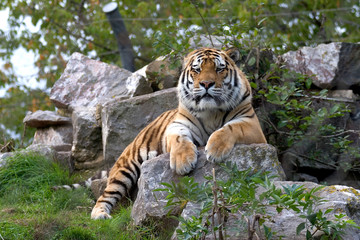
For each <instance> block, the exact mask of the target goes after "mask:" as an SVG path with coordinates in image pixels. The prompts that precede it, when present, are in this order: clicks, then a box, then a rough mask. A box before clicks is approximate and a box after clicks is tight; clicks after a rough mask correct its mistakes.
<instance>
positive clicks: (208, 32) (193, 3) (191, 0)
mask: <svg viewBox="0 0 360 240" xmlns="http://www.w3.org/2000/svg"><path fill="white" fill-rule="evenodd" d="M190 2H191V4H192V5H194V7H195V9H196V11H197V13H198V14H199V16H200V17H201V20H202V21H203V23H204V26H205V29H206V31H207V34H208V35H209V40H210V42H211V45H212V46H213V47H215V45H214V43H213V41H212V38H211V35H210V31H209V28H208V26H207V24H206V22H205V19H204V18H203V16H202V15H201V13H200V10H199V8H198V7H197V6H196V4H195V1H194V0H190Z"/></svg>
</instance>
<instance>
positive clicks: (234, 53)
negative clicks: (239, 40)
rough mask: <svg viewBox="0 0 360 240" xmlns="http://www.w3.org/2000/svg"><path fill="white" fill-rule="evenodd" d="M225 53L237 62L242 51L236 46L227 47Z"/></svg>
mask: <svg viewBox="0 0 360 240" xmlns="http://www.w3.org/2000/svg"><path fill="white" fill-rule="evenodd" d="M225 53H226V54H227V55H228V56H229V57H230V58H231V59H232V60H233V61H234V63H237V62H238V61H239V60H240V51H239V49H238V48H236V47H233V48H229V49H227V50H226V51H225Z"/></svg>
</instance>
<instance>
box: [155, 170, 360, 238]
mask: <svg viewBox="0 0 360 240" xmlns="http://www.w3.org/2000/svg"><path fill="white" fill-rule="evenodd" d="M234 169H236V168H235V167H234V166H230V165H224V170H225V171H226V172H227V173H228V175H229V179H227V180H218V179H216V178H215V173H213V176H212V177H209V176H207V177H205V178H206V179H207V181H206V182H204V183H203V184H199V183H196V182H195V181H194V179H193V178H191V177H187V176H185V177H183V178H181V179H180V181H179V183H174V182H172V183H162V184H163V185H164V186H165V188H162V189H157V190H156V191H165V192H167V193H168V195H167V197H166V199H167V200H168V202H167V207H168V208H169V209H170V211H171V209H172V208H174V207H179V206H180V208H184V207H185V206H186V204H188V203H189V202H192V203H194V204H196V205H197V206H199V207H200V211H199V214H198V215H195V216H191V217H188V218H186V219H185V218H183V217H181V216H179V217H177V219H178V221H179V222H180V225H179V228H178V229H177V230H176V233H177V237H178V238H179V239H205V237H206V236H207V235H210V234H211V235H212V236H217V237H218V238H219V239H226V238H227V237H228V236H227V235H226V232H227V230H229V229H230V228H231V226H227V219H229V218H230V217H232V218H236V219H237V221H238V224H237V225H238V227H237V231H239V232H240V231H241V232H242V231H246V232H247V234H248V239H255V236H257V237H258V236H265V238H266V239H273V238H275V237H276V239H278V238H281V237H282V236H279V235H278V234H279V233H275V232H273V231H272V229H271V228H270V227H269V226H267V225H266V220H269V221H271V219H272V215H271V214H270V213H268V212H267V211H268V208H269V207H270V206H272V207H275V209H276V211H277V213H281V212H282V211H283V210H284V209H286V210H289V211H292V212H293V213H294V214H295V215H297V216H298V217H299V218H302V219H304V221H303V222H301V223H300V224H299V225H298V226H295V227H294V229H293V231H294V233H296V234H297V235H298V234H300V232H302V231H305V235H306V239H314V236H316V235H317V234H319V233H321V232H322V234H320V235H321V239H342V238H341V234H342V233H343V230H344V229H345V228H346V227H348V226H355V227H358V226H357V225H356V224H355V223H354V221H352V220H349V219H348V218H346V215H344V214H334V213H333V209H327V210H325V211H323V210H321V209H320V208H319V206H321V205H322V204H324V203H325V200H324V199H323V198H321V197H319V196H318V194H317V193H318V192H319V191H320V190H321V189H322V188H323V186H320V187H316V188H313V189H310V190H307V189H305V187H304V186H302V185H297V184H294V185H288V186H282V187H281V188H278V187H276V186H275V185H274V183H273V182H272V181H271V178H270V177H268V176H267V174H266V173H260V172H259V173H255V174H253V173H250V170H246V171H238V170H234ZM331 214H333V215H334V216H335V220H331V219H330V217H329V216H330V215H331ZM256 225H258V226H259V227H261V228H262V229H263V230H262V231H259V229H260V228H256ZM240 226H242V227H240Z"/></svg>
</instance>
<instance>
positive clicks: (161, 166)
mask: <svg viewBox="0 0 360 240" xmlns="http://www.w3.org/2000/svg"><path fill="white" fill-rule="evenodd" d="M225 161H226V162H229V163H231V164H233V165H234V167H236V168H237V169H238V170H240V171H241V170H247V169H252V170H253V171H254V172H257V171H268V172H270V174H269V175H273V176H277V179H279V180H284V179H285V175H284V172H283V170H282V168H281V166H280V163H279V161H278V159H277V155H276V149H275V148H274V147H273V146H271V145H267V144H252V145H238V146H236V147H235V148H234V149H233V150H232V152H231V154H230V156H229V157H228V158H227V159H225V160H224V162H225ZM213 168H215V172H216V174H217V177H218V178H219V179H224V178H226V177H227V176H228V174H227V173H226V172H225V171H224V170H222V168H220V167H219V165H218V164H213V163H210V162H209V161H207V160H206V155H205V154H204V151H203V150H201V151H200V153H199V156H198V162H197V164H196V168H195V169H194V170H193V171H192V172H191V173H190V174H189V176H191V177H194V179H195V181H196V182H198V183H203V182H204V181H207V180H206V179H205V178H204V177H205V176H211V172H212V169H213ZM181 177H182V176H179V175H177V174H176V173H175V172H173V171H172V170H171V169H170V160H169V154H164V155H161V156H159V157H156V158H154V159H151V160H148V161H146V162H144V163H143V164H142V166H141V176H140V179H139V181H138V188H139V189H138V195H137V198H136V200H135V202H134V206H133V209H132V213H131V215H132V217H133V219H134V221H135V224H144V223H147V222H151V221H152V220H156V221H157V222H161V223H163V224H165V225H166V224H167V221H168V220H169V218H168V215H167V213H168V209H166V208H165V205H166V202H167V200H166V199H165V197H166V194H165V193H164V192H154V190H155V189H159V188H163V187H164V186H163V185H162V184H161V183H163V182H165V183H171V182H178V181H179V178H181Z"/></svg>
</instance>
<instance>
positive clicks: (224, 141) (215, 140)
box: [205, 131, 235, 162]
mask: <svg viewBox="0 0 360 240" xmlns="http://www.w3.org/2000/svg"><path fill="white" fill-rule="evenodd" d="M234 145H235V142H234V141H233V140H232V138H231V136H226V134H224V133H223V132H222V131H216V132H214V133H213V134H211V136H210V138H209V140H208V142H207V144H206V146H205V153H206V159H207V160H208V161H210V162H221V161H222V160H223V159H224V158H226V157H227V156H229V154H230V152H231V150H232V149H233V148H234Z"/></svg>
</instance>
